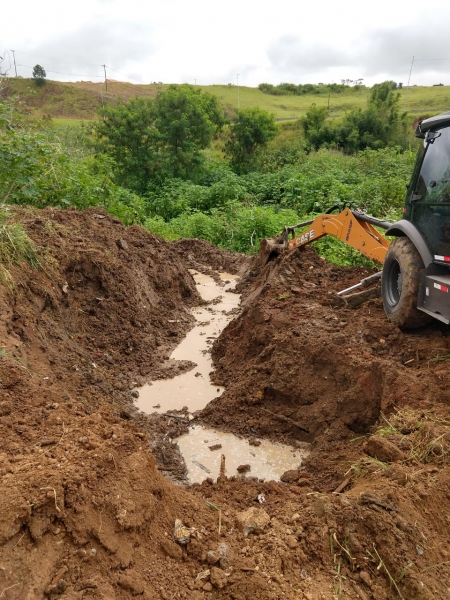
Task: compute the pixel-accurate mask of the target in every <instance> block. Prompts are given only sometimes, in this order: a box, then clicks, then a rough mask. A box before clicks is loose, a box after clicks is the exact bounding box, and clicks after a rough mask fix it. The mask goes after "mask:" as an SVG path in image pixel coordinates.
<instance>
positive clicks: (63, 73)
mask: <svg viewBox="0 0 450 600" xmlns="http://www.w3.org/2000/svg"><path fill="white" fill-rule="evenodd" d="M17 66H18V67H26V68H27V69H34V67H30V65H23V64H21V63H17ZM45 71H46V73H57V74H58V75H73V76H74V77H99V78H101V77H102V75H86V74H84V75H82V74H81V73H65V72H63V71H49V70H48V69H45Z"/></svg>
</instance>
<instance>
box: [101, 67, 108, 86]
mask: <svg viewBox="0 0 450 600" xmlns="http://www.w3.org/2000/svg"><path fill="white" fill-rule="evenodd" d="M102 67H103V70H104V71H105V88H106V91H108V80H107V79H106V65H102Z"/></svg>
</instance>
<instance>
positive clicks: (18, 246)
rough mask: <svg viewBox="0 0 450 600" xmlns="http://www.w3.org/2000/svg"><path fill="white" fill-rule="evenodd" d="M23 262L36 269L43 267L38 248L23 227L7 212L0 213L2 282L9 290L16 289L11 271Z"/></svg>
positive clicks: (0, 277) (0, 266)
mask: <svg viewBox="0 0 450 600" xmlns="http://www.w3.org/2000/svg"><path fill="white" fill-rule="evenodd" d="M21 262H26V263H28V264H30V265H31V266H32V267H33V268H34V269H38V268H40V267H41V263H40V261H39V258H38V254H37V250H36V247H35V245H34V243H33V242H32V240H31V239H30V238H29V237H28V235H27V233H26V231H25V229H24V228H23V225H22V224H21V223H15V222H12V221H11V219H10V215H9V213H8V212H7V211H5V210H3V211H0V282H1V283H3V284H4V285H6V286H7V287H8V288H9V289H12V288H13V287H14V281H13V278H12V276H11V273H10V271H9V269H10V268H11V267H12V266H13V265H16V264H20V263H21Z"/></svg>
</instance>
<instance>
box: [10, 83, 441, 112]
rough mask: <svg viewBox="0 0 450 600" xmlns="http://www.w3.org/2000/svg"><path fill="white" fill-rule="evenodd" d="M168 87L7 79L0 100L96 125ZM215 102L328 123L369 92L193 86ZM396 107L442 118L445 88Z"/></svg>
mask: <svg viewBox="0 0 450 600" xmlns="http://www.w3.org/2000/svg"><path fill="white" fill-rule="evenodd" d="M167 85H168V84H156V83H153V84H148V85H136V84H132V83H126V82H120V81H111V80H108V89H107V90H106V89H105V83H104V82H103V83H101V84H100V83H94V82H90V81H80V82H76V83H73V82H57V81H47V82H46V84H45V85H44V86H42V87H37V86H36V85H35V84H34V82H33V80H32V79H22V78H8V79H4V80H3V82H2V83H1V84H0V96H3V97H8V96H12V95H19V96H20V97H21V99H22V101H23V102H24V103H25V104H26V106H28V107H29V108H30V109H31V111H32V112H33V113H35V114H36V115H37V116H40V117H42V116H45V115H48V116H50V117H52V118H55V119H58V120H62V119H64V121H65V120H67V119H95V118H96V117H97V112H96V111H97V108H98V107H100V106H101V104H102V100H103V102H117V101H118V100H120V99H121V100H124V101H127V100H129V99H130V98H133V97H136V96H140V97H155V96H156V94H157V93H158V92H159V91H161V90H164V89H166V88H167ZM198 87H200V88H201V89H203V90H205V91H208V92H210V93H213V94H215V95H217V96H218V98H219V99H220V101H221V103H222V104H223V105H224V107H225V108H226V109H227V112H228V114H232V113H233V112H234V111H235V110H236V109H237V107H238V91H239V106H240V107H241V108H248V107H251V106H259V107H260V108H263V109H265V110H268V111H270V112H272V113H274V114H275V117H276V118H277V119H278V120H283V119H298V118H299V117H301V116H303V115H304V114H305V113H306V111H307V110H308V108H309V107H310V106H311V105H312V104H313V103H314V104H315V105H316V106H327V107H329V114H330V117H340V116H342V115H343V114H344V113H345V112H346V111H348V110H351V109H352V108H355V107H361V108H364V107H365V106H366V104H367V97H368V94H369V91H370V90H369V88H362V89H359V90H357V89H355V90H353V89H350V90H349V91H348V92H344V93H331V94H329V95H328V94H305V95H302V96H272V95H269V94H265V93H263V92H261V91H260V90H259V89H257V88H250V87H242V86H240V87H239V90H238V88H237V86H235V85H210V86H198ZM400 94H401V107H402V108H403V109H405V110H407V112H408V113H411V114H413V115H423V114H431V113H437V112H442V111H445V110H449V109H450V87H448V86H440V87H435V86H433V87H412V88H409V89H403V90H400Z"/></svg>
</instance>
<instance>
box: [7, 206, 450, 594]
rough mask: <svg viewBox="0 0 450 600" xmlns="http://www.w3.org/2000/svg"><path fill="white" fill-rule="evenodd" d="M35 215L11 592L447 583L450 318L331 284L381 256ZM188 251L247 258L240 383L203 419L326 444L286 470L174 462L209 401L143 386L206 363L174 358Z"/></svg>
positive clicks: (383, 590)
mask: <svg viewBox="0 0 450 600" xmlns="http://www.w3.org/2000/svg"><path fill="white" fill-rule="evenodd" d="M19 217H20V218H21V219H22V220H24V222H25V225H26V227H27V229H28V232H29V234H30V236H31V237H32V238H33V239H34V241H35V242H36V244H37V245H38V246H39V249H40V256H41V259H42V264H43V269H42V270H41V271H34V270H32V269H31V268H29V267H27V266H21V267H20V268H16V269H14V270H12V271H11V275H12V277H13V280H14V281H15V287H14V288H13V289H11V290H10V289H8V288H6V287H4V286H0V348H1V352H0V436H1V440H2V443H1V446H0V596H1V598H2V599H5V600H10V599H15V598H18V599H21V600H22V599H23V600H25V599H27V600H34V599H36V600H37V599H40V598H43V597H47V598H50V599H53V600H56V599H61V600H81V599H82V598H86V599H90V598H92V599H93V600H102V599H104V600H110V599H113V598H117V599H128V598H132V597H142V598H147V599H151V600H153V599H155V600H156V599H158V600H159V599H162V600H169V599H171V600H174V599H179V598H186V599H190V600H212V599H214V598H223V599H230V600H231V599H233V600H253V599H254V598H256V597H257V598H260V599H261V600H266V599H267V600H269V599H270V600H272V599H273V600H275V599H278V598H281V597H283V598H287V599H288V598H292V599H294V598H296V599H297V598H298V599H304V600H322V599H324V598H350V599H355V600H357V599H358V598H359V599H360V600H361V599H362V600H365V599H366V600H367V599H371V598H372V599H374V600H388V599H391V598H392V599H393V598H397V597H399V598H404V599H406V598H408V600H423V599H425V600H428V599H430V600H431V599H434V598H444V597H446V595H447V594H448V589H449V588H450V566H449V565H450V561H449V552H448V550H447V538H448V534H447V532H448V525H449V522H448V517H447V516H446V515H447V514H448V512H449V508H450V506H449V502H450V498H449V494H448V485H449V481H450V477H449V469H448V460H449V457H450V415H449V412H450V411H449V408H448V383H449V382H448V374H449V372H448V368H447V364H448V363H447V362H446V361H447V359H448V357H449V355H450V352H449V347H448V341H449V339H448V337H447V332H446V330H445V328H443V327H441V326H440V325H439V324H433V325H431V326H429V327H428V328H427V329H425V330H422V331H420V332H415V333H412V334H403V333H401V332H399V331H398V330H397V329H396V328H395V327H392V326H390V325H388V324H387V322H386V320H385V318H384V314H383V312H382V308H381V305H380V302H379V300H371V301H369V302H367V303H365V304H364V305H362V306H360V307H359V308H356V309H350V308H349V307H348V306H345V305H343V304H342V301H339V300H337V299H336V296H335V295H334V294H333V293H332V294H331V295H329V294H328V292H336V291H337V290H339V289H342V288H343V287H347V286H348V285H351V284H352V283H355V282H356V281H358V280H359V279H360V278H361V277H363V276H365V275H367V274H368V272H367V270H364V269H344V268H339V267H334V266H332V265H329V264H328V263H326V262H324V261H323V260H322V259H320V258H319V257H318V256H317V255H316V253H315V252H314V250H312V249H310V248H309V249H306V250H304V251H302V252H296V253H294V254H291V255H286V256H284V257H282V258H280V259H278V260H277V261H275V262H274V263H273V264H271V265H270V266H269V268H267V269H265V270H263V271H261V269H260V268H259V266H258V263H257V260H256V259H251V260H250V259H247V258H245V257H242V256H241V255H237V256H233V255H229V253H224V252H223V251H221V250H217V249H214V247H212V246H211V245H209V244H207V243H205V242H200V241H198V240H181V241H179V242H176V243H172V244H168V243H165V242H164V241H162V240H160V239H158V238H156V237H154V236H152V235H150V234H149V233H147V232H145V231H143V230H141V229H140V228H137V227H131V228H125V227H124V226H123V225H122V224H121V223H120V222H118V221H117V220H115V219H113V218H112V217H110V216H109V215H107V214H106V213H104V212H103V211H101V210H92V209H91V210H87V211H84V212H76V211H58V210H51V209H47V210H43V211H33V212H28V211H18V218H19ZM188 268H195V269H198V270H202V269H206V270H210V271H211V272H214V273H215V276H216V277H218V275H217V270H220V271H222V270H224V271H231V272H236V271H238V270H239V269H242V270H241V273H242V283H241V286H240V287H241V289H242V290H243V294H244V302H243V311H242V314H241V315H239V316H238V317H237V318H236V319H235V321H233V322H231V323H230V324H229V326H228V327H227V329H226V330H225V332H224V334H223V335H222V336H221V338H220V339H219V340H218V341H217V342H216V344H215V346H214V359H215V363H216V369H217V370H216V374H215V378H216V380H217V381H221V382H224V383H226V385H227V390H226V392H225V393H224V395H223V396H222V397H221V399H220V400H217V401H214V402H213V403H212V404H211V405H210V406H208V407H207V409H206V410H205V411H203V413H202V415H201V416H200V417H201V420H203V421H208V422H210V423H213V424H215V425H217V426H219V427H220V428H221V429H229V430H230V429H231V430H232V431H235V432H239V433H242V434H245V435H251V436H252V437H253V438H254V441H255V438H257V437H258V436H261V437H262V436H265V437H276V438H277V439H285V440H288V441H290V442H291V443H292V444H294V445H298V446H299V447H300V446H301V447H305V445H306V446H308V442H310V443H312V453H311V454H310V456H309V459H308V460H307V462H306V464H305V465H302V466H300V467H299V469H298V470H291V471H289V472H287V473H285V475H284V476H283V478H282V479H283V481H282V482H261V481H258V480H256V479H254V478H252V477H251V474H250V475H246V476H244V475H242V476H239V477H231V478H228V479H227V477H226V476H225V474H224V475H223V476H221V477H220V478H219V480H218V482H217V483H214V482H213V481H211V480H207V481H205V482H204V483H203V484H201V485H194V486H192V487H191V488H190V489H189V490H187V489H184V488H183V487H180V486H175V485H174V484H172V483H171V482H170V481H169V480H168V479H167V478H165V477H163V476H162V475H161V473H160V470H164V471H165V473H166V474H167V473H169V474H170V473H172V474H177V475H182V471H183V467H182V466H180V460H179V457H177V456H176V454H177V452H176V444H175V443H174V438H175V437H176V436H177V435H179V434H180V433H181V432H182V431H185V430H186V428H187V427H188V425H189V422H190V421H189V417H188V416H186V415H184V414H180V415H175V416H174V417H172V416H169V417H165V416H157V415H150V416H145V415H142V414H138V415H137V414H136V412H135V411H134V410H133V403H132V396H131V390H132V388H133V387H134V386H135V385H136V382H143V381H145V380H146V379H147V378H148V377H151V378H154V377H158V376H164V375H165V376H168V375H173V374H174V373H178V372H181V371H183V370H186V369H188V368H190V367H191V363H189V362H188V361H184V362H182V363H178V362H176V361H170V360H168V356H169V354H170V352H171V350H172V348H173V347H174V345H175V344H176V343H177V342H178V341H179V340H180V339H181V337H182V336H183V334H184V333H185V332H186V331H187V329H189V328H190V327H191V326H192V324H193V318H192V316H191V313H190V310H189V309H190V307H192V306H195V305H197V304H199V303H201V300H200V298H199V296H198V295H197V292H196V290H195V286H194V283H193V280H192V277H191V275H190V274H189V271H188ZM394 405H395V406H397V407H398V408H399V410H397V411H396V410H394ZM381 412H383V413H384V417H383V416H382V417H381V418H380V414H381ZM194 422H196V421H194ZM372 426H373V427H372ZM374 433H375V435H373V434H374ZM225 465H226V463H225ZM179 479H182V477H179ZM260 502H262V504H261V503H260ZM176 519H180V520H181V524H179V525H178V527H177V530H176V532H177V533H176V539H178V540H179V541H178V542H176V541H175V538H174V533H175V532H174V524H175V521H176ZM249 531H250V533H249ZM184 538H186V540H185V541H186V542H187V543H185V544H180V543H179V542H180V541H183V540H184ZM187 538H189V541H187Z"/></svg>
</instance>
